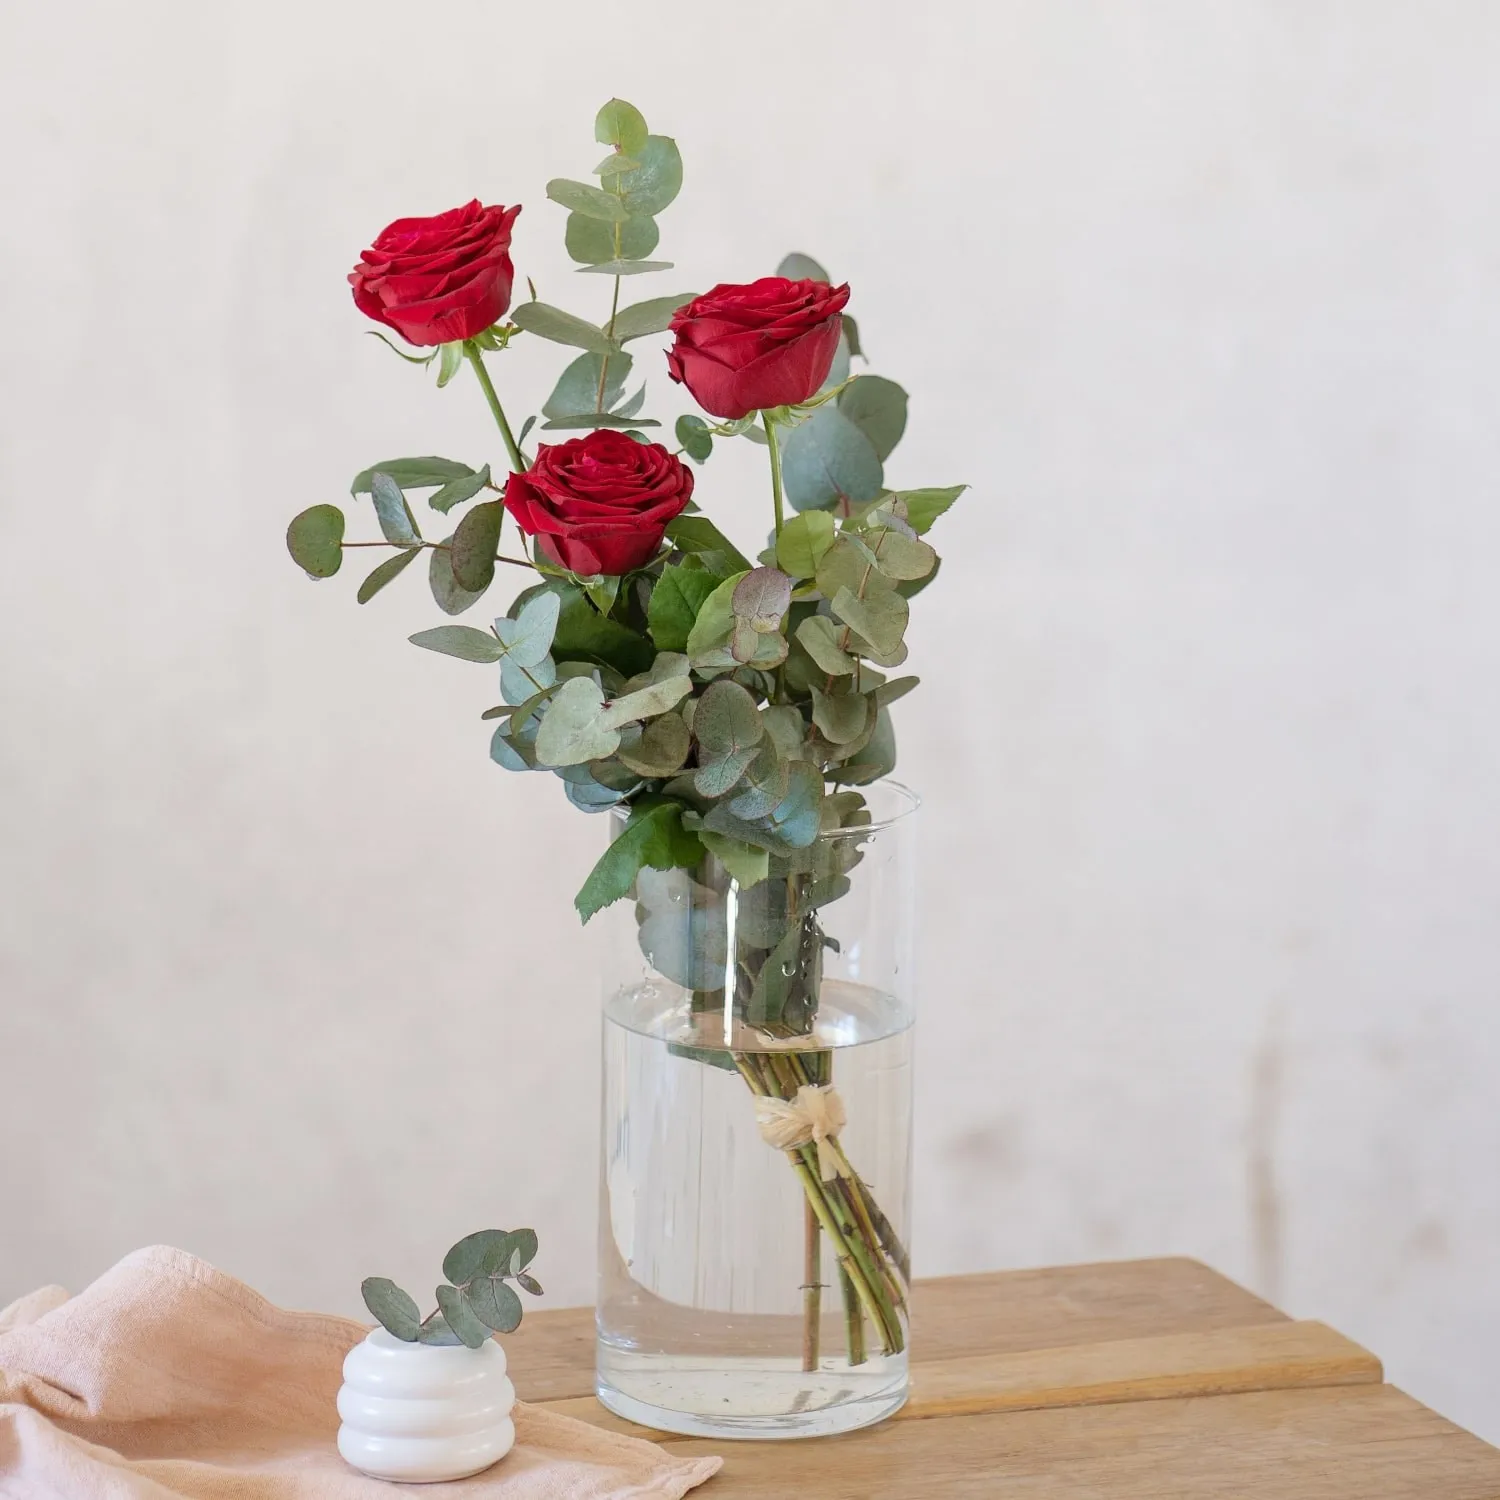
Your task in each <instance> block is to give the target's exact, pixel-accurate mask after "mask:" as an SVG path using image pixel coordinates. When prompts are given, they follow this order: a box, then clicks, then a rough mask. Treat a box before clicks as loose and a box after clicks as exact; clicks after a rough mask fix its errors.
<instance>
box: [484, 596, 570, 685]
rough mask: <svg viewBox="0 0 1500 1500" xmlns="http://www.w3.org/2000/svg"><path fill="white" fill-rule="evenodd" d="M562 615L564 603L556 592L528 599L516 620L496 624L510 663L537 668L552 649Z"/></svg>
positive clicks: (496, 622)
mask: <svg viewBox="0 0 1500 1500" xmlns="http://www.w3.org/2000/svg"><path fill="white" fill-rule="evenodd" d="M561 615H562V601H561V600H560V599H559V598H558V597H557V595H556V594H553V593H541V594H538V595H536V596H535V597H534V598H531V599H528V600H527V601H526V602H525V603H524V604H523V605H522V606H521V607H520V609H518V610H517V611H516V614H515V618H514V619H499V620H496V621H495V634H496V635H497V636H499V637H500V640H501V642H502V643H503V645H504V646H505V649H506V652H507V654H508V655H509V658H510V660H511V661H512V662H513V663H514V664H515V665H516V666H518V667H535V666H538V665H540V663H541V662H542V661H543V660H545V658H546V656H547V653H548V652H549V651H551V649H552V640H553V637H554V636H555V635H556V634H557V626H558V621H559V619H560V618H561Z"/></svg>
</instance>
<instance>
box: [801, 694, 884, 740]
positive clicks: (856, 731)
mask: <svg viewBox="0 0 1500 1500" xmlns="http://www.w3.org/2000/svg"><path fill="white" fill-rule="evenodd" d="M812 701H813V710H812V714H813V723H814V724H816V725H817V726H818V728H819V729H820V730H821V731H822V732H823V735H824V737H825V738H826V739H829V740H831V741H832V742H833V743H834V744H835V745H845V744H848V743H849V742H850V741H851V740H856V739H858V738H859V737H860V735H862V734H863V733H864V732H865V730H866V728H867V727H868V726H869V722H870V707H871V705H870V700H869V699H868V698H866V697H865V695H864V694H863V693H824V692H821V691H819V689H817V688H814V689H813V690H812Z"/></svg>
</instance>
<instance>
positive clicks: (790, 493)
mask: <svg viewBox="0 0 1500 1500" xmlns="http://www.w3.org/2000/svg"><path fill="white" fill-rule="evenodd" d="M781 476H782V483H783V485H784V486H785V489H786V496H787V499H788V500H790V501H791V503H792V505H793V506H794V507H795V508H796V509H797V510H826V509H829V508H830V507H832V506H835V505H838V504H840V503H846V504H850V505H858V504H863V503H864V502H865V501H868V500H873V499H874V498H875V497H876V496H877V495H878V494H880V492H881V487H882V485H883V483H884V473H883V471H882V469H881V466H880V459H879V456H878V455H877V454H876V452H875V450H874V448H873V447H871V446H870V440H869V439H868V438H867V437H866V436H865V435H864V433H862V432H861V431H860V430H859V428H858V427H856V426H855V425H854V423H853V422H851V421H850V420H849V419H848V417H846V416H844V415H843V413H842V412H840V411H839V409H838V407H837V405H835V404H830V405H827V406H822V407H819V408H818V410H817V411H816V412H814V414H813V415H812V416H811V417H810V418H809V419H808V420H807V421H806V422H804V423H803V424H802V425H801V426H800V427H794V428H793V429H792V431H791V432H790V433H789V434H788V435H787V439H786V442H785V443H784V444H783V445H782V458H781Z"/></svg>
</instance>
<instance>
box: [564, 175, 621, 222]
mask: <svg viewBox="0 0 1500 1500" xmlns="http://www.w3.org/2000/svg"><path fill="white" fill-rule="evenodd" d="M547 196H548V197H549V198H550V199H551V200H552V201H553V202H554V203H560V204H562V206H563V207H564V208H566V209H570V210H571V211H572V212H573V213H575V214H582V215H583V216H584V217H585V218H588V219H602V220H604V221H605V222H606V223H609V224H623V223H624V222H625V220H626V218H627V217H628V214H627V211H626V208H625V205H624V203H623V202H621V200H620V199H619V198H618V197H616V196H615V194H613V193H606V192H605V191H604V189H603V188H596V187H594V186H593V184H592V183H588V182H574V181H573V180H572V179H571V178H567V177H554V178H553V179H552V181H551V182H549V183H548V184H547Z"/></svg>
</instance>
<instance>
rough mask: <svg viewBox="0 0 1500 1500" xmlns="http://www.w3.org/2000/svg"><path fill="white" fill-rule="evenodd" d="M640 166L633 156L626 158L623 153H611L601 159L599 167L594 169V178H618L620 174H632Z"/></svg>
mask: <svg viewBox="0 0 1500 1500" xmlns="http://www.w3.org/2000/svg"><path fill="white" fill-rule="evenodd" d="M638 166H640V162H638V161H637V160H636V159H635V158H634V157H633V156H626V155H625V153H624V152H623V151H611V152H610V153H609V155H608V156H606V157H603V158H602V159H601V160H600V162H599V165H598V166H596V167H595V168H594V176H595V177H618V176H619V175H620V173H622V172H633V171H635V169H636V168H637V167H638Z"/></svg>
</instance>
